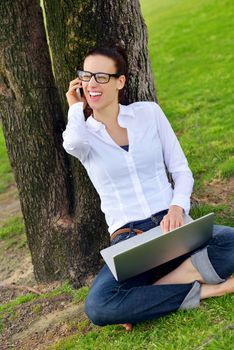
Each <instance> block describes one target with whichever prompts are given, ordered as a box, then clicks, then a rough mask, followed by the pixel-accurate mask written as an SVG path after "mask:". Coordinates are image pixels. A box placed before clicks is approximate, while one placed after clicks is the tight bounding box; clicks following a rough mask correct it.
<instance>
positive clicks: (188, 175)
mask: <svg viewBox="0 0 234 350" xmlns="http://www.w3.org/2000/svg"><path fill="white" fill-rule="evenodd" d="M152 107H153V109H154V114H155V116H156V120H157V127H158V132H159V137H160V140H161V144H162V149H163V156H164V162H165V164H166V166H167V169H168V171H169V172H170V173H171V175H172V178H173V181H174V183H175V185H174V191H173V197H172V201H171V203H170V205H178V206H180V207H182V208H183V209H184V212H185V213H186V214H188V213H189V210H190V197H191V194H192V190H193V184H194V178H193V175H192V172H191V170H190V168H189V166H188V162H187V159H186V157H185V155H184V152H183V150H182V148H181V146H180V143H179V141H178V139H177V137H176V135H175V133H174V131H173V129H172V127H171V125H170V123H169V121H168V119H167V117H166V116H165V114H164V113H163V111H162V109H161V108H160V106H159V105H158V104H157V103H155V102H153V103H152Z"/></svg>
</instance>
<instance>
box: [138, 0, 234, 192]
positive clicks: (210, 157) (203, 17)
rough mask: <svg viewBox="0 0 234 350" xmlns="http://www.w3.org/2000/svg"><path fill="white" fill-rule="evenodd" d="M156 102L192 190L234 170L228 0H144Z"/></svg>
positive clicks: (232, 28) (233, 28) (233, 24)
mask: <svg viewBox="0 0 234 350" xmlns="http://www.w3.org/2000/svg"><path fill="white" fill-rule="evenodd" d="M141 6H142V11H143V14H144V18H145V21H146V24H147V26H148V32H149V48H150V56H151V62H152V66H153V71H154V76H155V83H156V88H157V95H158V100H159V103H160V104H161V106H162V108H163V110H164V111H165V113H166V115H167V116H168V118H169V120H170V122H171V124H172V125H173V128H174V130H175V131H177V132H178V135H179V139H180V142H181V144H182V147H183V149H184V151H185V153H186V156H187V158H188V161H189V164H190V167H191V169H192V171H193V174H194V177H195V191H196V190H199V189H202V188H203V186H204V185H205V184H206V183H207V182H209V181H210V180H211V179H213V178H214V177H217V178H218V177H220V178H226V179H228V178H230V177H231V176H234V130H233V112H234V104H233V86H234V83H233V78H234V73H233V72H234V60H233V33H234V21H233V17H232V14H233V10H234V3H233V1H231V0H227V1H220V0H219V1H214V0H206V1H204V0H200V1H199V0H196V1H183V0H176V1H175V0H166V1H155V0H142V1H141Z"/></svg>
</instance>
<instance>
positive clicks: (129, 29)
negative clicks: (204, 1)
mask: <svg viewBox="0 0 234 350" xmlns="http://www.w3.org/2000/svg"><path fill="white" fill-rule="evenodd" d="M44 5H45V13H46V18H47V30H48V38H49V43H50V49H51V57H52V62H53V68H54V69H53V71H54V77H55V78H54V77H53V74H52V68H51V63H50V57H49V50H48V46H47V43H46V37H45V31H44V26H43V20H42V13H41V9H40V6H39V3H38V1H36V0H24V1H20V0H14V1H10V0H6V1H4V2H1V3H0V16H1V18H3V21H2V26H1V28H2V35H1V39H0V51H1V63H0V91H1V94H2V96H1V99H0V111H1V116H2V121H3V131H4V135H5V139H6V144H7V149H8V153H9V157H10V162H11V165H12V168H13V171H14V175H15V180H16V183H17V186H18V190H19V196H20V201H21V207H22V212H23V217H24V221H25V226H26V234H27V239H28V244H29V248H30V251H31V254H32V262H33V265H34V272H35V276H36V278H37V280H38V281H52V280H55V279H57V280H58V279H61V280H62V279H65V278H68V279H69V280H70V281H72V282H73V284H74V285H75V286H77V287H79V286H81V285H83V284H84V283H85V282H86V281H87V278H88V277H89V276H92V275H94V274H95V273H96V272H97V271H98V269H99V268H100V266H101V264H102V260H101V256H100V254H99V251H100V249H102V248H103V247H105V246H107V245H108V242H109V233H108V232H107V226H106V223H105V220H104V215H103V213H101V212H100V199H99V196H98V195H97V193H96V191H95V189H94V187H93V185H92V183H91V182H90V180H89V178H88V176H87V173H86V171H85V169H84V168H83V166H82V164H81V163H80V162H79V161H78V160H77V159H75V158H74V157H71V156H68V155H67V154H66V153H65V152H64V150H63V148H62V137H61V133H62V131H63V130H64V128H65V121H64V120H65V118H64V115H66V114H67V109H68V106H67V103H66V99H65V92H66V91H67V89H68V84H69V81H70V80H72V79H74V78H75V67H76V66H77V65H79V66H81V65H82V61H83V57H84V55H85V53H86V52H87V50H88V49H90V48H91V47H93V46H95V45H97V44H100V43H104V44H105V43H107V44H108V43H110V42H121V43H122V44H123V45H125V47H126V49H127V52H128V54H129V68H130V70H129V73H130V74H129V81H128V84H127V89H126V101H127V102H129V103H130V102H133V101H137V100H155V91H154V87H153V79H152V73H151V69H150V63H149V57H148V50H147V33H146V27H145V24H144V21H143V19H142V16H141V13H140V6H139V2H138V1H123V0H122V1H121V0H118V1H114V0H112V1H98V0H96V1H86V2H83V1H79V0H76V1H75V0H73V1H71V0H70V1H69V0H67V1H62V0H60V1H58V0H49V1H47V0H46V1H45V3H44Z"/></svg>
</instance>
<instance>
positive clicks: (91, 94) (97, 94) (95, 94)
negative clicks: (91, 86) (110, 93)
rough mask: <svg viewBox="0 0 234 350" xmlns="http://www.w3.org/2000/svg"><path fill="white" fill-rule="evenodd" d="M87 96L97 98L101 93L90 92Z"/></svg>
mask: <svg viewBox="0 0 234 350" xmlns="http://www.w3.org/2000/svg"><path fill="white" fill-rule="evenodd" d="M89 94H90V96H99V95H101V94H102V93H101V92H92V91H90V92H89Z"/></svg>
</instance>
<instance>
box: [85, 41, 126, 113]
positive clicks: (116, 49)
mask: <svg viewBox="0 0 234 350" xmlns="http://www.w3.org/2000/svg"><path fill="white" fill-rule="evenodd" d="M95 55H102V56H106V57H109V58H111V59H112V60H113V61H114V62H115V66H116V73H118V74H121V75H122V74H123V75H125V77H126V81H127V79H128V59H127V53H126V51H125V49H124V48H123V46H120V45H114V46H113V45H110V46H97V47H94V48H92V49H90V50H89V51H88V52H87V53H86V55H85V58H86V57H88V56H95ZM84 60H85V59H84ZM125 86H126V83H125ZM124 90H125V87H123V89H121V90H120V91H119V102H120V103H122V104H125V102H126V101H125V94H124ZM91 113H92V109H91V108H90V107H89V106H87V107H86V110H85V116H88V115H90V114H91Z"/></svg>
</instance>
